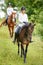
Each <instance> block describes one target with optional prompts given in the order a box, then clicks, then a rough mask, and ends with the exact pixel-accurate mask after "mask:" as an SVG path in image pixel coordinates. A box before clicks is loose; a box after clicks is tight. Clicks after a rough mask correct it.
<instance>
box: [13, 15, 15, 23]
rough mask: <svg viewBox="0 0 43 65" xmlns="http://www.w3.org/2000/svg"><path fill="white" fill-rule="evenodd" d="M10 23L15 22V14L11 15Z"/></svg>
mask: <svg viewBox="0 0 43 65" xmlns="http://www.w3.org/2000/svg"><path fill="white" fill-rule="evenodd" d="M12 21H13V22H14V21H15V14H13V15H12Z"/></svg>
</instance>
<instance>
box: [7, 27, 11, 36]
mask: <svg viewBox="0 0 43 65" xmlns="http://www.w3.org/2000/svg"><path fill="white" fill-rule="evenodd" d="M8 29H9V33H10V36H11V30H10V26H8Z"/></svg>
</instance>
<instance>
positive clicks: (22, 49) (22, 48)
mask: <svg viewBox="0 0 43 65" xmlns="http://www.w3.org/2000/svg"><path fill="white" fill-rule="evenodd" d="M22 55H24V47H23V45H22V44H21V57H22Z"/></svg>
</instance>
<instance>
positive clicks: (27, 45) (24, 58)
mask: <svg viewBox="0 0 43 65" xmlns="http://www.w3.org/2000/svg"><path fill="white" fill-rule="evenodd" d="M27 49H28V45H26V49H25V52H24V63H26V54H27Z"/></svg>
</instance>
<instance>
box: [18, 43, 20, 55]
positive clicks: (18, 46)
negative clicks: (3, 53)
mask: <svg viewBox="0 0 43 65" xmlns="http://www.w3.org/2000/svg"><path fill="white" fill-rule="evenodd" d="M19 47H20V44H19V42H18V55H19Z"/></svg>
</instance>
